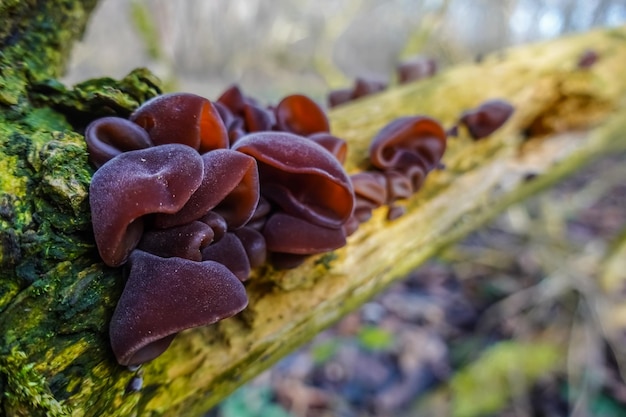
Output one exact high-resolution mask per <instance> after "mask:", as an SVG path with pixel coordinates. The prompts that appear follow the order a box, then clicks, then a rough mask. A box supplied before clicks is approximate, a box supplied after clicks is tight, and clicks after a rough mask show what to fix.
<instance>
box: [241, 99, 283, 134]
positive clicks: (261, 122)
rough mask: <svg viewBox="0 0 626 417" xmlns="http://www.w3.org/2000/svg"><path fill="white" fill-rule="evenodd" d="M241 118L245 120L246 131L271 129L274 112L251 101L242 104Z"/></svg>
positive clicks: (274, 118)
mask: <svg viewBox="0 0 626 417" xmlns="http://www.w3.org/2000/svg"><path fill="white" fill-rule="evenodd" d="M243 119H244V120H245V122H246V128H247V130H248V132H262V131H264V130H272V127H273V126H274V124H275V123H276V117H275V115H274V113H272V112H271V111H269V110H267V109H264V108H262V107H261V106H257V105H255V104H251V103H246V104H245V105H244V106H243Z"/></svg>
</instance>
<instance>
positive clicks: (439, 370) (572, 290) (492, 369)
mask: <svg viewBox="0 0 626 417" xmlns="http://www.w3.org/2000/svg"><path fill="white" fill-rule="evenodd" d="M625 23H626V2H624V0H547V1H539V0H421V1H420V0H388V1H384V2H382V1H376V0H316V1H311V0H303V1H290V0H275V1H272V2H270V1H265V2H262V1H259V0H186V1H184V2H183V1H181V2H174V1H169V0H101V1H100V5H99V9H98V10H97V11H96V13H94V15H93V17H92V20H91V23H90V25H89V27H88V31H87V33H86V36H85V38H84V40H83V42H82V43H81V44H79V45H77V47H76V48H75V50H74V54H73V59H72V62H71V65H70V68H69V70H68V73H67V75H66V77H65V79H64V81H65V82H66V83H68V84H73V83H76V82H79V81H82V80H84V79H87V78H93V77H100V76H112V77H116V78H120V77H122V76H124V75H125V74H127V73H128V72H129V71H130V70H132V69H133V68H135V67H141V66H143V67H148V68H150V69H151V70H152V71H153V72H154V73H156V74H157V75H158V76H159V77H161V78H162V79H163V80H164V81H165V83H166V86H167V88H168V89H169V90H180V91H189V92H194V93H196V94H200V95H204V96H206V97H208V98H210V99H215V98H217V96H218V95H219V94H220V92H221V91H223V90H225V89H226V88H227V87H228V86H229V85H230V84H232V83H238V84H239V85H240V86H242V87H243V89H244V91H245V92H247V93H248V94H250V95H251V96H253V97H256V98H258V99H260V100H262V101H265V102H275V101H276V100H277V99H279V98H280V97H281V96H284V95H286V94H290V93H295V92H299V93H305V94H308V95H310V96H312V97H314V98H315V99H317V100H319V101H320V102H324V101H325V97H326V94H327V93H328V92H329V90H331V89H335V88H340V87H347V86H349V85H351V84H352V82H353V80H354V78H355V77H365V78H370V79H376V80H381V81H388V82H392V83H393V82H394V71H395V68H396V65H397V64H398V62H400V61H402V60H404V59H407V58H409V57H412V56H415V55H425V56H428V57H432V58H434V59H435V60H436V61H437V62H438V64H439V67H440V68H445V67H447V66H451V65H455V64H457V63H463V62H471V61H474V60H477V59H480V57H481V56H483V55H484V54H488V53H492V52H494V51H498V50H501V49H503V48H506V47H508V46H511V45H517V44H522V43H528V42H535V41H541V40H544V39H549V38H553V37H557V36H561V35H563V34H567V33H571V32H579V31H585V30H589V29H591V28H593V27H597V26H616V25H623V24H625ZM625 73H626V63H625ZM442 99H445V98H442ZM625 179H626V164H625V163H624V155H621V156H620V155H616V156H614V157H612V158H608V159H605V160H602V161H599V162H598V163H596V164H594V165H593V166H591V167H588V168H587V169H585V170H584V171H582V172H580V173H578V174H577V175H576V176H575V177H572V178H570V179H569V180H567V181H565V182H564V183H562V184H561V185H559V186H558V187H556V188H554V189H552V190H551V191H549V192H547V193H544V194H542V195H539V196H536V197H535V198H533V199H531V200H529V201H527V202H526V203H525V204H523V205H519V206H515V207H512V208H511V209H509V210H508V211H507V212H506V213H504V214H503V215H502V216H501V217H500V218H498V219H497V220H495V221H494V222H492V223H491V224H490V225H489V226H487V227H485V228H484V229H482V230H480V231H479V232H476V233H474V234H472V235H471V236H469V237H468V238H467V239H465V240H464V241H463V242H461V243H460V244H458V245H456V246H454V247H452V248H449V249H448V250H446V251H445V252H444V253H442V254H441V256H440V257H439V258H437V259H434V260H432V261H431V262H429V263H428V264H427V265H425V266H424V267H422V268H420V269H419V270H418V271H415V272H414V273H413V274H411V275H410V276H409V277H407V278H406V279H405V280H403V281H402V282H399V283H397V284H395V285H393V286H392V287H391V288H389V289H388V290H387V291H386V292H385V293H383V294H380V295H379V297H377V298H376V299H374V300H371V301H370V302H368V303H366V304H365V305H364V306H363V307H362V308H361V309H360V310H359V311H357V312H354V313H353V314H351V315H349V316H348V317H346V318H344V319H343V320H342V321H341V322H340V323H338V324H337V325H336V326H335V327H334V328H332V329H329V330H327V331H325V332H324V333H322V334H320V335H318V336H317V337H316V338H315V340H313V341H312V342H311V343H310V344H309V345H308V346H306V347H305V348H303V349H301V350H300V351H298V352H296V353H294V354H292V355H290V356H289V357H287V358H285V359H284V360H283V361H281V362H280V363H278V364H277V365H276V366H275V367H274V368H273V369H272V370H270V371H268V372H266V373H264V374H263V375H261V376H260V377H258V378H257V379H255V380H254V381H252V382H250V383H248V384H247V385H246V386H244V387H242V388H241V389H240V390H238V391H237V392H236V393H234V394H233V395H232V396H231V397H230V398H229V399H227V400H226V401H224V402H223V403H222V404H221V405H220V406H219V407H216V408H215V409H214V410H213V411H211V412H210V413H209V415H210V416H219V417H253V416H263V417H282V416H294V417H304V416H308V417H313V416H344V417H352V416H355V417H356V416H400V417H402V416H449V415H452V416H457V417H478V416H546V417H547V416H570V415H571V416H581V417H582V416H590V415H591V416H621V415H624V416H626V384H625V381H626V379H625V376H626V374H624V372H626V368H625V367H626V313H625V311H626V310H625V308H624V307H623V305H624V303H625V302H624V301H623V298H624V292H626V290H625V289H626V275H625V274H626V272H624V271H626V261H624V260H623V259H625V258H626V254H623V255H624V256H623V257H619V256H618V257H614V258H613V259H612V260H611V259H608V260H607V259H605V258H604V254H605V253H606V252H607V249H606V248H607V247H610V246H611V245H612V244H613V242H616V241H618V240H620V239H621V240H624V236H626V181H625ZM616 288H617V289H619V291H618V292H619V293H620V297H621V298H618V299H617V300H616V299H615V297H614V295H615V294H614V289H616Z"/></svg>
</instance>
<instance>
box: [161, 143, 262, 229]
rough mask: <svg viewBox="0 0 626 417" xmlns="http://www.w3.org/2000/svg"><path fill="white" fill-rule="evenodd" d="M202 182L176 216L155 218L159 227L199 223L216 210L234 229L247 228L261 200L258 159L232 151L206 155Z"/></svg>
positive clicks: (218, 151) (221, 150) (219, 151)
mask: <svg viewBox="0 0 626 417" xmlns="http://www.w3.org/2000/svg"><path fill="white" fill-rule="evenodd" d="M202 163H203V167H204V169H203V171H204V175H203V177H202V183H201V185H200V187H198V189H197V190H196V192H194V193H193V195H192V196H191V198H189V201H187V203H186V204H185V206H184V207H182V208H181V209H180V210H178V211H177V212H176V213H173V214H161V215H157V216H155V224H156V225H157V227H161V228H164V227H172V226H179V225H183V224H186V223H189V222H191V221H194V220H198V219H200V218H201V217H203V216H204V215H206V214H207V213H208V212H209V211H211V210H214V209H215V210H216V211H217V212H218V213H219V214H220V215H221V216H222V217H223V218H224V219H225V220H226V223H227V224H228V227H229V228H231V229H236V228H238V227H241V226H243V225H244V224H245V223H246V222H247V221H248V220H250V217H252V215H253V214H254V210H255V209H256V206H257V203H258V201H259V176H258V172H257V164H256V161H255V160H254V158H252V157H251V156H249V155H246V154H244V153H241V152H235V151H233V150H230V149H217V150H214V151H212V152H207V153H205V154H204V155H202Z"/></svg>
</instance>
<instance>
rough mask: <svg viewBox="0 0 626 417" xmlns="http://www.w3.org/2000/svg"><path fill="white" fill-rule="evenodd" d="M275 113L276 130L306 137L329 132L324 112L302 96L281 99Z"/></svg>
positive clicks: (294, 95)
mask: <svg viewBox="0 0 626 417" xmlns="http://www.w3.org/2000/svg"><path fill="white" fill-rule="evenodd" d="M275 113H276V124H277V125H278V128H279V129H280V130H284V131H286V132H291V133H295V134H297V135H302V136H308V135H312V134H314V133H319V132H328V131H329V130H330V125H329V123H328V118H327V117H326V113H324V110H322V108H321V107H320V106H319V105H318V104H317V103H316V102H314V101H313V100H311V99H310V98H308V97H307V96H305V95H302V94H293V95H290V96H287V97H285V98H283V99H282V100H281V101H280V103H278V105H277V106H276V109H275Z"/></svg>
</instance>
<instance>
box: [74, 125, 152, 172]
mask: <svg viewBox="0 0 626 417" xmlns="http://www.w3.org/2000/svg"><path fill="white" fill-rule="evenodd" d="M85 142H86V143H87V151H88V152H89V162H91V163H92V164H93V165H94V166H95V167H96V168H99V167H101V166H102V165H103V164H104V163H106V162H107V161H108V160H110V159H112V158H113V157H115V156H117V155H119V154H121V153H122V152H127V151H134V150H137V149H145V148H149V147H151V146H153V145H152V141H151V140H150V136H149V135H148V132H146V131H145V130H144V129H142V128H141V126H138V125H136V124H135V123H133V122H131V121H129V120H127V119H122V118H121V117H113V116H111V117H102V118H100V119H96V120H94V121H93V122H91V123H90V124H89V125H88V126H87V128H86V129H85Z"/></svg>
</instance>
